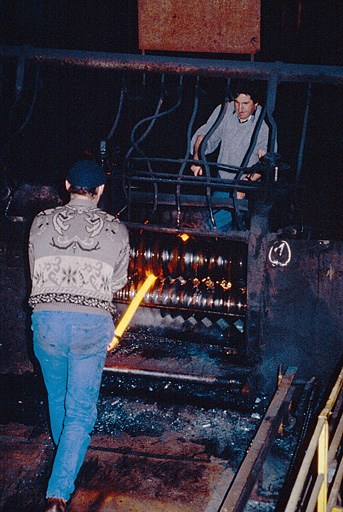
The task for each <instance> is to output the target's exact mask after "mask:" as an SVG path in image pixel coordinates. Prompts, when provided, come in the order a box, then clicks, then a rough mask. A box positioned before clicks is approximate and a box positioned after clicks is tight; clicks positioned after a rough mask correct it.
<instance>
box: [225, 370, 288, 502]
mask: <svg viewBox="0 0 343 512" xmlns="http://www.w3.org/2000/svg"><path fill="white" fill-rule="evenodd" d="M295 373H296V369H292V370H290V371H289V372H287V373H286V374H285V375H284V376H283V378H282V381H281V383H280V385H279V387H278V389H277V391H276V393H275V395H274V397H273V400H272V401H271V403H270V405H269V407H268V410H267V412H266V414H265V416H264V418H263V420H262V422H261V425H260V427H259V429H258V431H257V433H256V436H255V437H254V439H253V441H252V443H251V445H250V447H249V449H248V452H247V455H246V457H245V459H244V461H243V463H242V465H241V467H240V468H239V471H238V472H237V474H236V476H235V479H234V481H233V483H232V486H231V487H230V489H229V491H228V494H227V496H226V497H225V500H224V502H223V504H222V506H221V507H220V509H219V512H241V511H242V510H244V507H245V505H246V503H247V501H248V499H249V496H250V494H251V491H252V489H253V486H254V484H255V482H256V479H257V477H258V475H259V472H260V471H261V468H262V465H263V462H264V460H265V458H266V456H267V453H268V450H269V449H270V446H271V444H272V442H273V440H274V439H275V436H276V434H277V432H278V429H279V426H280V423H281V422H282V420H283V417H284V415H285V413H286V411H287V408H288V406H289V403H290V401H291V399H292V395H293V392H294V388H293V390H292V388H291V385H292V382H293V380H294V377H295Z"/></svg>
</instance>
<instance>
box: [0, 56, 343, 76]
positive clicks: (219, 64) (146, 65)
mask: <svg viewBox="0 0 343 512" xmlns="http://www.w3.org/2000/svg"><path fill="white" fill-rule="evenodd" d="M0 56H2V57H9V58H13V57H15V58H18V57H21V58H24V59H28V60H35V61H37V62H40V63H42V64H43V63H45V64H49V63H51V64H52V63H60V64H62V65H70V66H81V67H89V68H95V69H96V68H99V69H112V70H118V71H125V70H131V71H140V72H153V73H170V74H181V75H192V76H206V77H210V76H215V77H226V78H230V77H239V78H247V79H249V78H254V79H260V80H270V79H271V78H273V77H274V78H276V79H277V80H278V81H279V82H283V81H284V82H304V83H307V82H311V83H326V84H330V83H331V84H335V85H339V84H342V83H343V68H342V66H320V65H310V64H285V63H283V62H274V63H271V62H239V61H230V60H215V59H196V58H194V59H191V58H185V57H160V56H152V55H133V54H124V53H102V52H81V51H78V50H55V49H48V48H32V47H19V46H2V47H0Z"/></svg>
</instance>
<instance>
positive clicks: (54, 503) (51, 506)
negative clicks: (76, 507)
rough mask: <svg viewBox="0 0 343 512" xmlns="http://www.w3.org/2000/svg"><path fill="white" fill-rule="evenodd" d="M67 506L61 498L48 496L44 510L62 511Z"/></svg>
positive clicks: (49, 511)
mask: <svg viewBox="0 0 343 512" xmlns="http://www.w3.org/2000/svg"><path fill="white" fill-rule="evenodd" d="M66 506H67V502H66V500H64V499H63V498H48V501H47V504H46V507H45V512H64V511H65V509H66Z"/></svg>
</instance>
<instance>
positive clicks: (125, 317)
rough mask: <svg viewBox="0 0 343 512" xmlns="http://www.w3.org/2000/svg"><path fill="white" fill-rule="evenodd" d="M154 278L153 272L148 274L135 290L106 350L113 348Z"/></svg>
mask: <svg viewBox="0 0 343 512" xmlns="http://www.w3.org/2000/svg"><path fill="white" fill-rule="evenodd" d="M156 279H157V276H155V275H154V274H149V275H148V277H147V278H146V280H145V281H144V283H143V284H142V286H141V287H140V288H139V290H138V291H137V293H136V295H135V296H134V298H133V299H132V301H131V303H130V305H129V307H128V308H127V310H126V311H125V313H124V315H123V318H122V319H121V320H120V322H119V324H118V325H117V327H116V329H115V331H114V338H113V340H112V341H111V343H110V344H109V345H108V347H107V351H108V352H110V351H111V350H113V349H114V348H115V347H116V346H117V344H118V343H119V339H120V338H121V336H122V334H123V332H124V331H125V329H126V327H127V326H128V325H129V322H130V320H131V318H132V317H133V315H134V314H135V312H136V310H137V308H138V306H139V304H140V303H141V302H142V300H143V297H144V295H145V294H146V292H147V291H148V290H149V288H150V286H151V285H152V284H153V283H154V282H155V281H156Z"/></svg>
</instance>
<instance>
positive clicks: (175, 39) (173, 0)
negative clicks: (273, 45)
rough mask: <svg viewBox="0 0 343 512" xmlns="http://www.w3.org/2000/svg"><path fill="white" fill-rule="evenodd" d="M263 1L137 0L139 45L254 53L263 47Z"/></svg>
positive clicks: (143, 48) (193, 50) (170, 49)
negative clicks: (261, 33)
mask: <svg viewBox="0 0 343 512" xmlns="http://www.w3.org/2000/svg"><path fill="white" fill-rule="evenodd" d="M260 3H261V2H260V0H208V1H207V2H199V1H198V0H190V1H188V2H184V1H183V0H167V1H164V2H158V3H156V2H155V1H154V0H139V1H138V25H139V47H140V49H141V50H167V51H186V52H188V51H189V52H212V53H246V54H253V53H256V51H258V50H259V49H260V21H261V20H260V18H261V13H260V11H261V5H260Z"/></svg>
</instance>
